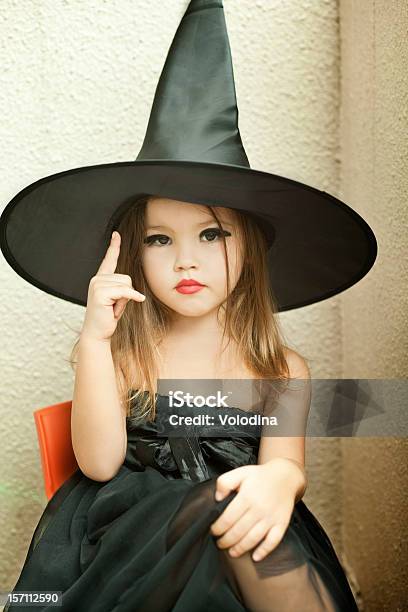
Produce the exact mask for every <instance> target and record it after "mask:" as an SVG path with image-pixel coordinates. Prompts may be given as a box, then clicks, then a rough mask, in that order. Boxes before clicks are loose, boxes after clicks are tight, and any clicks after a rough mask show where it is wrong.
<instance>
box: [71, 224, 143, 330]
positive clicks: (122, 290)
mask: <svg viewBox="0 0 408 612" xmlns="http://www.w3.org/2000/svg"><path fill="white" fill-rule="evenodd" d="M120 241H121V236H120V234H119V233H118V232H114V233H113V236H112V238H111V242H110V245H109V247H108V250H107V251H106V254H105V257H104V258H103V260H102V263H101V265H100V266H99V269H98V272H97V273H96V275H95V276H93V277H92V278H91V280H90V282H89V289H88V300H87V305H86V313H85V319H84V324H83V326H82V331H81V336H82V337H86V338H90V339H92V340H100V341H106V340H108V341H109V340H110V338H111V336H113V334H114V332H115V329H116V327H117V324H118V321H119V319H120V317H121V316H122V314H123V312H124V310H125V308H126V304H127V303H128V301H129V300H135V301H136V302H143V301H144V300H145V299H146V296H145V295H143V293H139V291H136V290H135V289H133V286H132V279H131V277H130V276H128V275H127V274H115V270H116V265H117V261H118V257H119V252H120Z"/></svg>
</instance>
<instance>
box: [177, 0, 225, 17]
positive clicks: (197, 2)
mask: <svg viewBox="0 0 408 612" xmlns="http://www.w3.org/2000/svg"><path fill="white" fill-rule="evenodd" d="M208 8H222V9H223V8H224V5H223V3H222V0H190V3H189V5H188V7H187V10H186V14H188V13H191V12H192V11H199V10H205V9H208Z"/></svg>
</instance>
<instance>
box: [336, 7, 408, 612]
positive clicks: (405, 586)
mask: <svg viewBox="0 0 408 612" xmlns="http://www.w3.org/2000/svg"><path fill="white" fill-rule="evenodd" d="M340 16H341V19H340V24H341V57H342V62H341V66H342V104H341V109H342V112H341V150H342V154H341V195H342V196H344V199H345V200H346V201H349V202H350V204H351V205H352V206H354V207H355V208H356V209H357V210H358V212H360V213H361V214H362V215H363V216H364V217H365V218H366V219H367V220H368V222H369V223H370V224H371V225H372V227H373V229H374V232H375V233H376V235H377V239H378V244H379V249H378V259H377V261H376V263H375V265H374V268H373V269H372V271H371V273H370V274H369V275H368V276H367V277H366V278H365V279H363V280H362V281H361V283H359V285H358V286H357V287H356V288H355V289H353V291H354V295H352V292H351V291H346V292H345V293H344V295H343V347H344V348H343V351H344V357H343V363H344V377H345V378H348V377H351V376H354V375H355V376H358V377H361V378H406V377H407V374H408V342H407V340H408V334H407V317H408V291H407V285H408V282H407V280H408V279H407V270H408V261H407V254H408V249H407V226H408V218H407V217H408V207H407V201H408V197H407V196H408V167H407V159H408V140H407V130H408V121H407V118H408V75H407V69H406V67H407V62H408V45H407V28H408V5H407V3H406V2H404V1H403V0H398V1H395V0H394V2H387V1H386V0H381V1H379V0H376V1H375V0H365V1H364V2H352V1H351V0H342V2H341V10H340ZM342 451H343V456H344V462H343V483H344V490H343V495H344V497H343V499H344V507H343V531H342V536H343V543H344V547H345V548H346V550H347V557H348V560H349V562H350V564H351V566H352V567H353V569H354V571H355V573H356V575H357V576H358V581H359V584H360V587H361V595H362V598H363V601H364V604H365V607H364V610H366V611H367V612H377V611H379V610H384V611H387V612H389V611H391V610H392V611H393V612H394V611H395V612H397V611H400V612H402V611H403V610H406V609H407V604H406V602H407V600H408V579H407V574H406V571H405V572H404V568H406V567H407V566H408V551H407V546H406V542H407V541H408V523H407V518H406V515H407V508H408V488H407V477H408V460H407V459H408V445H407V440H406V439H398V438H397V439H395V438H382V439H375V438H373V439H369V438H368V439H358V438H357V439H343V440H342ZM404 541H405V546H404Z"/></svg>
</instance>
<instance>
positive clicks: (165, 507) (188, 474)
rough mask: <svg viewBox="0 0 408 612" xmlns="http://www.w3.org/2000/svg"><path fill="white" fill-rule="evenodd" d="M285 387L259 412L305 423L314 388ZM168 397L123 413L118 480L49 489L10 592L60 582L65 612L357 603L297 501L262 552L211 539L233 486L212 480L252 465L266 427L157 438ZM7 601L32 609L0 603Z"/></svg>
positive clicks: (225, 610) (340, 607)
mask: <svg viewBox="0 0 408 612" xmlns="http://www.w3.org/2000/svg"><path fill="white" fill-rule="evenodd" d="M291 392H293V388H291V389H286V390H285V391H284V392H282V393H280V394H278V395H277V396H276V397H275V400H273V401H270V402H269V403H268V404H265V403H263V404H262V412H264V413H268V414H277V413H279V410H280V408H281V407H282V406H286V408H288V409H289V408H290V409H291V410H292V411H293V413H294V414H296V415H297V416H298V417H299V419H300V421H299V422H302V423H305V420H306V419H307V413H308V410H309V404H310V392H309V391H308V388H307V386H305V385H303V386H302V385H301V391H300V392H298V393H296V394H295V395H294V396H292V401H289V400H290V393H291ZM268 397H271V395H270V394H269V395H268ZM295 398H296V399H295ZM168 400H169V398H168V396H164V395H158V396H157V417H156V420H155V421H154V422H153V423H149V422H147V421H145V422H140V420H139V421H138V420H137V419H136V418H134V417H133V416H131V417H128V419H127V433H128V446H127V453H126V458H125V461H124V463H123V465H122V466H121V468H120V470H119V472H118V473H117V474H116V476H115V477H114V478H112V479H111V480H110V481H107V482H97V481H93V480H91V479H89V478H88V477H86V476H85V475H84V474H83V473H82V472H81V471H80V470H78V471H77V472H75V473H74V474H73V475H72V476H71V478H69V479H68V480H67V481H66V482H65V483H64V484H63V485H62V486H61V487H60V489H59V490H58V491H57V492H56V493H55V495H54V496H53V498H52V499H51V500H50V501H49V502H48V504H47V506H46V508H45V510H44V512H43V514H42V516H41V518H40V520H39V522H38V525H37V527H36V529H35V532H34V534H33V536H32V540H31V543H30V546H29V549H28V552H27V557H26V560H25V563H24V566H23V568H22V570H21V574H20V577H19V579H18V581H17V583H16V585H15V587H14V590H15V591H30V590H36V591H41V590H47V591H53V590H55V591H62V610H64V611H72V612H74V611H75V612H77V611H82V610H83V611H84V612H113V611H114V612H130V611H132V612H134V611H140V612H162V611H163V612H164V611H167V610H169V611H170V610H175V611H176V612H195V611H197V612H198V611H202V612H206V611H220V612H221V611H222V612H229V611H230V612H241V611H245V610H253V611H276V612H293V611H294V610H302V612H306V611H310V612H323V611H328V612H339V611H341V612H343V611H344V612H350V611H353V610H357V606H356V603H355V600H354V597H353V595H352V592H351V590H350V587H349V584H348V582H347V579H346V576H345V574H344V571H343V568H342V566H341V564H340V562H339V560H338V558H337V555H336V553H335V550H334V548H333V546H332V544H331V542H330V540H329V538H328V536H327V535H326V533H325V531H324V529H323V527H322V526H321V525H320V523H319V522H318V520H317V519H316V518H315V517H314V515H313V514H312V513H311V512H310V511H309V509H308V508H307V506H306V504H305V503H304V502H303V501H302V500H299V501H298V502H297V503H296V504H295V507H294V510H293V513H292V516H291V520H290V523H289V526H288V528H287V530H286V532H285V535H284V537H283V538H282V540H281V542H280V543H279V545H278V546H277V547H276V548H275V549H274V550H273V551H272V552H271V553H270V554H269V555H268V556H267V557H266V558H265V559H263V560H262V561H258V562H255V561H253V560H252V557H251V551H249V552H247V553H245V554H244V555H242V556H241V557H238V558H232V557H230V556H229V554H228V552H227V551H226V550H224V549H219V548H218V547H217V545H216V537H215V536H213V535H212V534H211V532H210V527H211V524H212V523H213V522H214V521H215V520H216V519H217V517H218V516H220V515H221V514H222V512H223V511H224V509H225V508H226V507H227V505H228V504H229V503H230V502H231V501H232V499H234V497H235V495H237V492H236V491H234V492H232V493H231V494H230V495H229V496H228V497H226V498H225V499H224V500H222V501H221V502H217V501H215V499H214V493H215V488H216V478H217V476H218V475H220V474H222V473H223V472H226V471H228V470H231V469H234V468H236V467H239V466H241V465H248V464H256V463H257V454H258V450H259V442H260V437H259V434H260V433H261V431H262V428H260V427H255V428H254V430H253V431H252V433H251V432H249V433H248V430H247V429H246V431H245V432H243V431H242V432H241V431H240V430H239V427H240V426H239V425H237V426H236V431H235V435H230V436H226V435H224V437H223V436H221V435H220V436H217V435H214V434H213V435H212V437H205V436H197V435H192V436H190V437H174V436H165V435H159V431H158V427H157V422H158V417H159V416H160V415H163V414H165V413H166V411H168V408H169V401H168ZM295 406H296V407H295ZM211 410H212V411H214V408H212V409H211ZM228 410H230V411H231V413H233V414H242V413H243V412H245V411H244V410H242V409H240V408H238V407H234V408H229V409H228ZM256 410H259V405H258V407H255V411H256ZM241 433H242V435H241ZM296 435H297V434H296ZM36 608H37V609H39V610H51V609H53V607H52V606H50V605H48V606H43V607H41V606H36ZM14 609H15V610H16V611H17V610H19V611H23V610H26V609H30V610H31V609H33V608H32V607H30V606H21V605H18V606H16V605H6V607H5V611H7V612H8V611H10V610H14Z"/></svg>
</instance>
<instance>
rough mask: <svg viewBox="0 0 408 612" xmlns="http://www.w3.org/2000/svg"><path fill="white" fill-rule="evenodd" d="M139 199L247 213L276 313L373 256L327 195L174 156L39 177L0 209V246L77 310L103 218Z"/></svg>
mask: <svg viewBox="0 0 408 612" xmlns="http://www.w3.org/2000/svg"><path fill="white" fill-rule="evenodd" d="M145 194H154V195H158V196H162V197H167V198H172V199H176V200H181V201H184V202H191V203H197V204H207V205H209V206H225V207H229V208H233V209H237V210H240V211H246V212H248V213H251V214H252V215H254V218H256V219H257V221H258V223H260V224H261V226H262V229H263V231H264V232H265V235H266V237H267V241H268V244H270V245H271V246H270V248H269V249H268V252H267V258H268V268H269V275H270V282H271V286H272V291H273V293H274V295H275V296H276V299H277V304H278V310H279V311H280V312H283V311H287V310H292V309H295V308H300V307H303V306H307V305H309V304H313V303H316V302H320V301H321V300H325V299H327V298H329V297H331V296H334V295H336V294H338V293H340V292H342V291H344V290H345V289H347V288H349V287H351V286H352V285H354V284H355V283H357V282H358V281H359V280H360V279H361V278H362V277H363V276H364V275H365V274H366V273H367V272H368V271H369V269H370V268H371V267H372V265H373V264H374V261H375V259H376V255H377V242H376V239H375V236H374V233H373V232H372V230H371V228H370V227H369V225H368V224H367V223H366V222H365V221H364V219H363V218H362V217H361V216H360V215H359V214H358V213H356V212H355V211H354V210H353V209H352V208H350V207H349V206H347V205H346V204H345V203H344V202H341V201H340V200H338V199H337V198H335V197H334V196H332V195H330V194H328V193H326V192H324V191H320V190H318V189H316V188H314V187H311V186H308V185H305V184H304V183H300V182H297V181H294V180H292V179H288V178H285V177H282V176H278V175H275V174H270V173H267V172H262V171H259V170H254V169H252V168H246V167H242V166H235V165H232V164H217V163H203V162H195V161H182V160H174V161H173V160H145V161H130V162H116V163H110V164H100V165H96V166H86V167H81V168H75V169H72V170H68V171H65V172H60V173H57V174H53V175H50V176H47V177H45V178H43V179H40V180H38V181H36V182H35V183H32V184H31V185H29V186H28V187H26V188H25V189H23V190H22V191H20V192H19V193H18V194H17V195H16V196H15V197H14V198H13V199H12V200H11V201H10V202H9V204H8V205H7V206H6V208H5V209H4V211H3V214H2V216H1V219H0V246H1V250H2V252H3V254H4V256H5V258H6V260H7V261H8V263H9V264H10V265H11V267H12V268H13V269H14V270H15V271H16V272H17V273H18V274H19V275H20V276H21V277H22V278H24V279H25V280H27V281H28V282H29V283H31V284H33V285H35V286H36V287H38V288H39V289H41V290H42V291H45V292H47V293H49V294H51V295H54V296H56V297H59V298H62V299H64V300H68V301H70V302H73V303H75V304H80V305H82V306H86V303H87V294H88V286H89V281H90V279H91V278H92V276H94V275H95V274H96V272H97V270H98V268H99V265H100V263H101V261H102V258H103V257H104V255H105V252H106V249H107V247H108V245H109V241H110V235H111V232H112V230H113V229H115V224H113V225H112V219H119V218H120V216H121V215H122V214H123V213H124V211H125V210H126V209H127V207H128V206H130V205H131V204H132V202H134V201H135V200H136V199H137V198H138V197H139V196H141V195H145ZM135 289H138V288H137V287H135ZM248 291H250V287H248Z"/></svg>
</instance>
